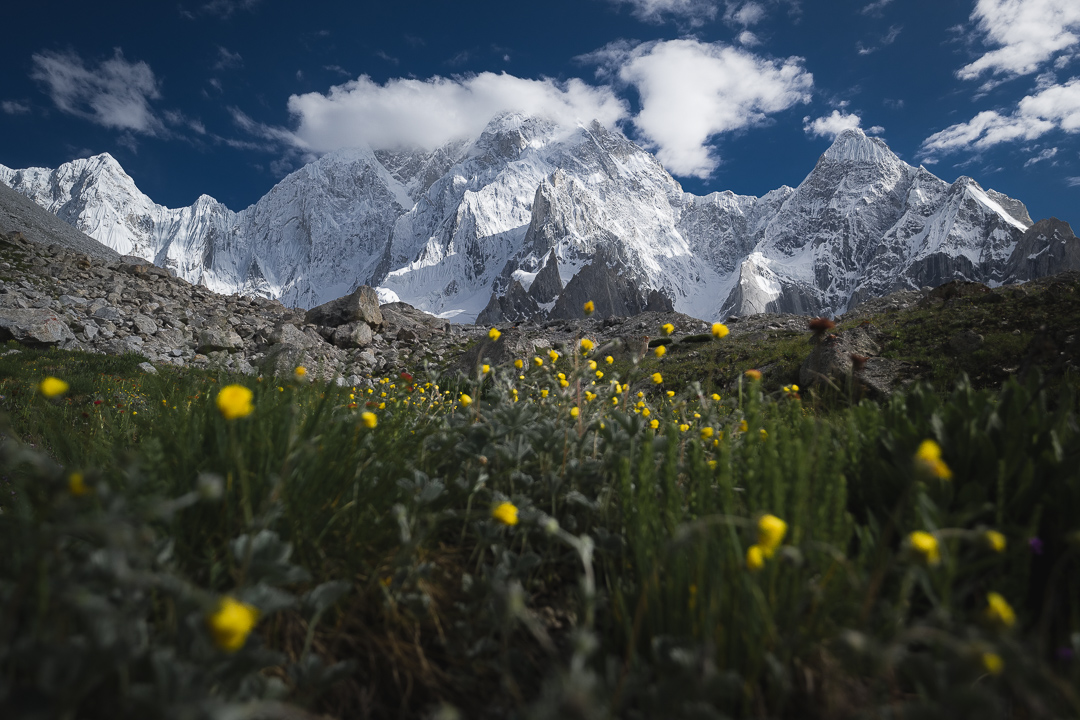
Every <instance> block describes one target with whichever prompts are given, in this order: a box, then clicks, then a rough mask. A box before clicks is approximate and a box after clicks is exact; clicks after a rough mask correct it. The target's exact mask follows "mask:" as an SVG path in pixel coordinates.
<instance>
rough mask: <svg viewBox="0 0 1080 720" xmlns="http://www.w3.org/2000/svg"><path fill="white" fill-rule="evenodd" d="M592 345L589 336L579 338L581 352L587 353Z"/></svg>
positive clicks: (593, 345)
mask: <svg viewBox="0 0 1080 720" xmlns="http://www.w3.org/2000/svg"><path fill="white" fill-rule="evenodd" d="M593 347H595V344H594V343H593V341H592V340H590V339H589V338H581V351H582V352H586V353H587V352H589V351H590V350H592V349H593Z"/></svg>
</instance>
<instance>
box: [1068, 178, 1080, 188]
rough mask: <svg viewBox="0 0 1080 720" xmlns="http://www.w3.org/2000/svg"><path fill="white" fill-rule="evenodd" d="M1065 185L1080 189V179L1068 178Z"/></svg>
mask: <svg viewBox="0 0 1080 720" xmlns="http://www.w3.org/2000/svg"><path fill="white" fill-rule="evenodd" d="M1065 184H1066V185H1068V186H1069V187H1080V177H1067V178H1065Z"/></svg>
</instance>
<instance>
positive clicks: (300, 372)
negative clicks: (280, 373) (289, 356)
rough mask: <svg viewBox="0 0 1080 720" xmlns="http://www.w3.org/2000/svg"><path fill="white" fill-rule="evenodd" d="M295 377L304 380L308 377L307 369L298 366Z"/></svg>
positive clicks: (294, 371)
mask: <svg viewBox="0 0 1080 720" xmlns="http://www.w3.org/2000/svg"><path fill="white" fill-rule="evenodd" d="M293 375H295V376H296V377H297V379H300V380H302V379H304V378H305V377H306V376H307V368H306V367H304V366H303V365H297V366H296V369H295V370H293Z"/></svg>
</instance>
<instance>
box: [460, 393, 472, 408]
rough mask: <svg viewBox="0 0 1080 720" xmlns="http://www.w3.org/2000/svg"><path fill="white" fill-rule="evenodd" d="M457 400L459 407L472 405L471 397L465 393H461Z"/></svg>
mask: <svg viewBox="0 0 1080 720" xmlns="http://www.w3.org/2000/svg"><path fill="white" fill-rule="evenodd" d="M458 402H459V403H461V407H469V406H470V405H472V398H471V397H469V396H468V395H466V394H465V393H461V397H459V398H458Z"/></svg>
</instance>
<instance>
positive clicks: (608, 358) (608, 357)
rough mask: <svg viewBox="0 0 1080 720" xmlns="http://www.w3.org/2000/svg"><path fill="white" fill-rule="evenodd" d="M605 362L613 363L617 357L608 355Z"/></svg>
mask: <svg viewBox="0 0 1080 720" xmlns="http://www.w3.org/2000/svg"><path fill="white" fill-rule="evenodd" d="M604 362H606V363H607V364H608V365H611V364H612V363H614V362H615V358H613V357H611V356H610V355H608V356H607V357H606V358H604Z"/></svg>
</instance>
